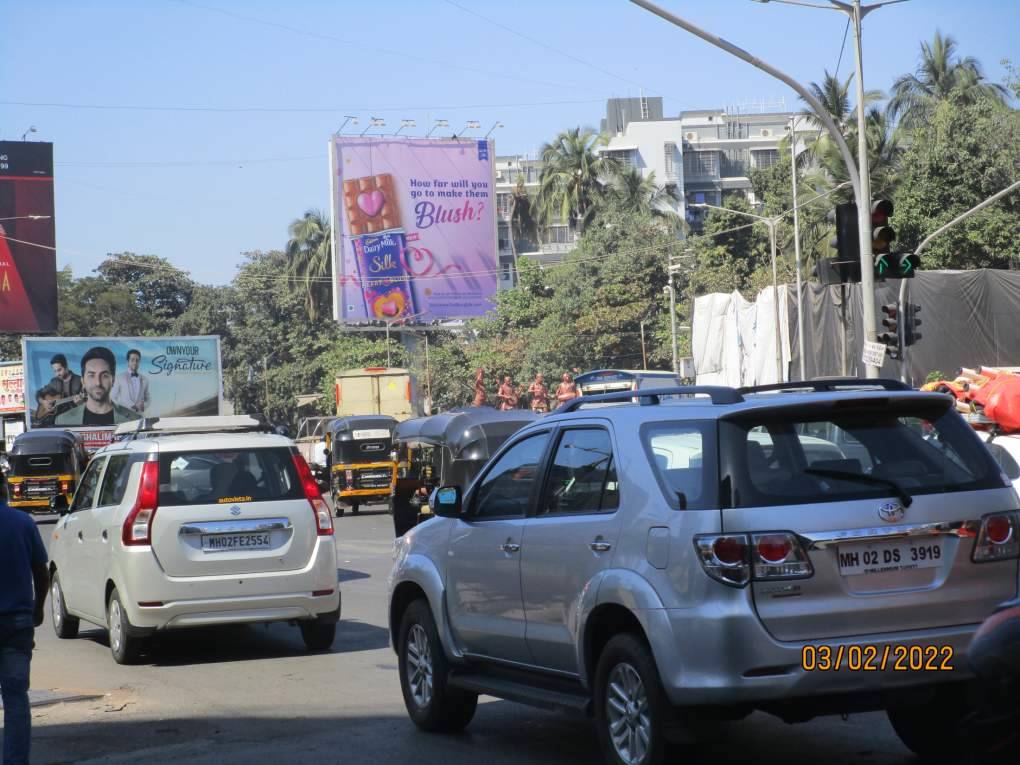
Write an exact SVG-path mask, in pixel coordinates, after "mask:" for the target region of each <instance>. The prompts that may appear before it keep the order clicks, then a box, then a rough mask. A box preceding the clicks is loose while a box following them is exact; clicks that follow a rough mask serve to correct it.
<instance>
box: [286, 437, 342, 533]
mask: <svg viewBox="0 0 1020 765" xmlns="http://www.w3.org/2000/svg"><path fill="white" fill-rule="evenodd" d="M294 467H295V468H296V469H297V473H298V480H300V481H301V486H302V488H304V490H305V499H307V500H308V504H310V505H311V506H312V514H313V515H314V516H315V530H316V533H317V534H318V535H319V536H320V537H325V536H331V535H332V534H333V515H332V513H330V512H329V505H327V504H326V500H324V499H323V498H322V494H320V493H319V484H318V483H317V482H316V480H315V476H313V475H312V469H311V468H310V467H308V463H307V462H305V458H304V457H302V456H301V455H300V454H295V455H294Z"/></svg>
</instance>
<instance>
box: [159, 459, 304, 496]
mask: <svg viewBox="0 0 1020 765" xmlns="http://www.w3.org/2000/svg"><path fill="white" fill-rule="evenodd" d="M304 496H305V494H304V489H303V488H302V487H301V484H300V482H299V481H298V475H297V469H296V468H295V467H294V460H293V458H292V457H291V454H290V451H289V450H288V449H286V448H270V449H230V450H217V451H196V452H162V453H160V456H159V504H160V505H207V504H212V505H215V504H224V503H228V502H229V503H233V502H265V501H271V500H279V499H304Z"/></svg>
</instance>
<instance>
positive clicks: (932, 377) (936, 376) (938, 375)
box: [924, 369, 952, 384]
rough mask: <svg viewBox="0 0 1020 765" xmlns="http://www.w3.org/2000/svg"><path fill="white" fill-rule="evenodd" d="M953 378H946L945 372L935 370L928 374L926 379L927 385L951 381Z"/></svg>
mask: <svg viewBox="0 0 1020 765" xmlns="http://www.w3.org/2000/svg"><path fill="white" fill-rule="evenodd" d="M951 379H952V378H951V377H946V373H945V372H941V371H939V370H938V369H933V370H932V371H931V372H929V373H928V376H927V377H925V378H924V382H925V384H927V383H933V382H939V381H940V380H951Z"/></svg>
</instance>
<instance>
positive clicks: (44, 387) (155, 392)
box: [22, 336, 223, 446]
mask: <svg viewBox="0 0 1020 765" xmlns="http://www.w3.org/2000/svg"><path fill="white" fill-rule="evenodd" d="M22 345H23V359H24V365H25V399H26V402H25V403H26V406H25V409H26V420H27V424H28V427H29V428H72V429H75V430H77V429H79V428H86V429H96V430H101V431H102V433H97V434H95V435H94V436H93V437H90V440H91V441H92V442H93V443H92V444H91V445H93V446H98V445H102V442H104V441H106V442H108V441H109V437H108V436H104V435H103V434H109V433H112V432H113V428H114V427H115V426H117V425H119V424H121V423H123V422H129V421H131V420H137V419H139V418H141V417H143V416H144V417H161V416H162V417H167V416H179V417H183V416H199V415H217V414H219V413H220V401H221V398H222V390H223V388H222V382H221V379H222V378H221V368H220V339H219V337H216V336H208V337H39V338H36V337H26V338H24V339H23V340H22Z"/></svg>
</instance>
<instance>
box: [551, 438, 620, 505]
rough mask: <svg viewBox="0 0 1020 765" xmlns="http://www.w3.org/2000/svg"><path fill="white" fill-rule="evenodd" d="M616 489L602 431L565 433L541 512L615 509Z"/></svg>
mask: <svg viewBox="0 0 1020 765" xmlns="http://www.w3.org/2000/svg"><path fill="white" fill-rule="evenodd" d="M619 504H620V486H619V483H618V481H617V479H616V468H615V467H614V465H613V445H612V442H611V441H610V438H609V433H607V432H606V431H605V430H602V429H600V428H599V429H595V428H587V429H578V430H568V431H565V432H564V433H563V435H561V436H560V442H559V444H558V445H557V447H556V454H555V456H554V457H553V463H552V466H551V467H550V469H549V479H548V483H547V484H546V490H545V496H544V497H543V498H542V504H541V506H540V508H539V511H540V512H543V513H592V512H599V511H600V510H615V509H616V508H617V507H619Z"/></svg>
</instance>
